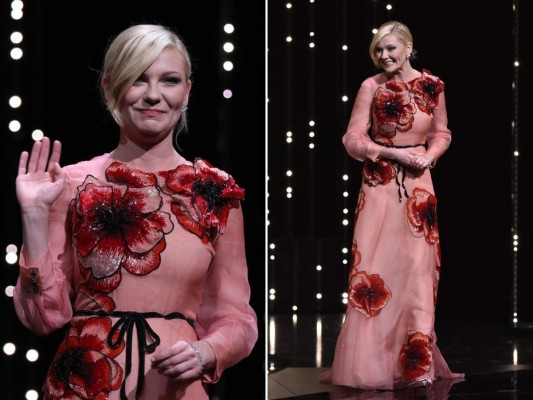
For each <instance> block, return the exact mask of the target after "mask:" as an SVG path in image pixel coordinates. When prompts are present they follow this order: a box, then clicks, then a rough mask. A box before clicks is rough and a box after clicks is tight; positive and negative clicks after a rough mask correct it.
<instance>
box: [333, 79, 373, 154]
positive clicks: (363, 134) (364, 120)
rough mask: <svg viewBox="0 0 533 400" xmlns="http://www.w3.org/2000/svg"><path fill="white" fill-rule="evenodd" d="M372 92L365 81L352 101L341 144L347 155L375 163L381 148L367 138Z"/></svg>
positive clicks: (368, 83)
mask: <svg viewBox="0 0 533 400" xmlns="http://www.w3.org/2000/svg"><path fill="white" fill-rule="evenodd" d="M373 96H374V91H373V89H372V86H371V83H370V80H369V79H367V80H365V81H364V82H363V83H362V84H361V87H360V88H359V91H358V92H357V96H356V98H355V101H354V105H353V108H352V113H351V116H350V121H349V123H348V128H347V130H346V133H345V134H344V136H343V137H342V143H343V144H344V146H345V147H346V151H347V152H348V154H349V155H350V156H351V157H352V158H354V159H356V160H358V161H365V160H366V159H369V160H372V161H376V159H377V157H378V155H379V152H380V148H381V146H380V145H378V144H376V143H374V142H373V141H372V139H371V138H370V136H368V133H367V132H368V128H369V127H370V124H371V106H372V101H373Z"/></svg>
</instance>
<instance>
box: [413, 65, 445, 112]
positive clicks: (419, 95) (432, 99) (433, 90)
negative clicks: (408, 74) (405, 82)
mask: <svg viewBox="0 0 533 400" xmlns="http://www.w3.org/2000/svg"><path fill="white" fill-rule="evenodd" d="M410 86H411V90H412V91H413V93H414V94H415V103H416V105H417V106H418V108H419V109H420V111H422V112H425V113H426V114H428V115H431V113H432V112H433V110H434V109H435V108H437V106H438V105H439V94H440V93H441V92H443V91H444V82H443V81H441V80H440V79H439V78H438V77H436V76H433V75H431V72H429V71H428V70H427V69H423V70H422V76H420V77H419V78H416V79H414V80H412V81H411V82H410Z"/></svg>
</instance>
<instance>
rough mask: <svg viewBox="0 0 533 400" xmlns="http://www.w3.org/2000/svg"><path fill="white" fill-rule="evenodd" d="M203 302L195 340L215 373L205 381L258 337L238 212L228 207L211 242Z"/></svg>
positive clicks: (215, 376)
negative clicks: (204, 346) (212, 360)
mask: <svg viewBox="0 0 533 400" xmlns="http://www.w3.org/2000/svg"><path fill="white" fill-rule="evenodd" d="M214 247H215V252H216V254H215V258H214V260H213V262H212V264H211V266H210V271H209V273H208V277H207V281H206V286H205V288H204V294H203V302H202V305H201V306H200V311H199V315H198V322H199V326H197V333H198V335H199V338H200V339H202V340H205V341H207V342H208V343H209V344H210V345H211V347H212V348H213V351H214V352H215V356H216V370H215V371H214V374H213V375H212V376H207V375H204V378H205V379H206V380H207V381H209V382H216V381H218V380H219V379H220V376H221V374H222V372H223V371H224V370H225V369H226V368H228V367H230V366H232V365H234V364H236V363H237V362H239V361H240V360H242V359H243V358H245V357H246V356H248V355H249V354H250V352H251V351H252V349H253V347H254V345H255V343H256V341H257V336H258V331H257V316H256V314H255V311H254V310H253V309H252V307H251V306H250V305H249V300H250V286H249V282H248V267H247V263H246V255H245V243H244V226H243V216H242V209H241V208H240V207H239V208H232V209H231V210H230V213H229V217H228V221H227V225H226V229H225V231H224V234H222V235H220V236H219V237H218V238H217V240H216V242H215V245H214Z"/></svg>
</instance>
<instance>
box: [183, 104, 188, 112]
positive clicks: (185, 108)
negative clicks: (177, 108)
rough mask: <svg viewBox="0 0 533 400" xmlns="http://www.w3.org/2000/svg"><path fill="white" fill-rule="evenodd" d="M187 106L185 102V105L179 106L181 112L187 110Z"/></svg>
mask: <svg viewBox="0 0 533 400" xmlns="http://www.w3.org/2000/svg"><path fill="white" fill-rule="evenodd" d="M187 108H189V106H187V104H185V105H183V106H182V107H181V111H182V112H183V111H187Z"/></svg>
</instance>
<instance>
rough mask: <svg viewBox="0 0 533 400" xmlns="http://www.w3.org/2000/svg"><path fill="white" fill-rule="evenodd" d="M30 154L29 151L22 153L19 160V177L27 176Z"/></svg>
mask: <svg viewBox="0 0 533 400" xmlns="http://www.w3.org/2000/svg"><path fill="white" fill-rule="evenodd" d="M29 156H30V155H29V153H28V152H27V151H23V152H22V153H20V158H19V171H18V174H17V175H19V176H20V175H25V174H26V170H27V168H28V158H29Z"/></svg>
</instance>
